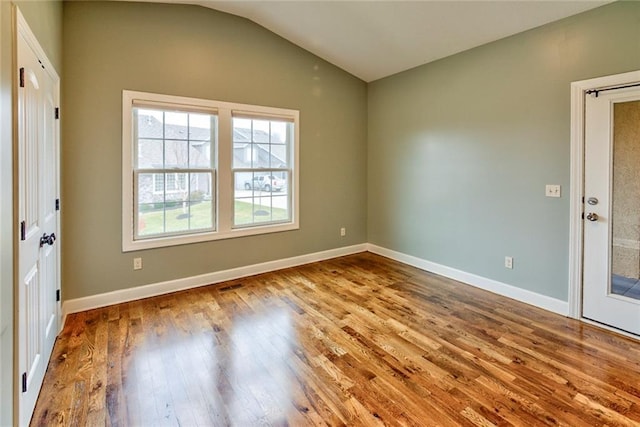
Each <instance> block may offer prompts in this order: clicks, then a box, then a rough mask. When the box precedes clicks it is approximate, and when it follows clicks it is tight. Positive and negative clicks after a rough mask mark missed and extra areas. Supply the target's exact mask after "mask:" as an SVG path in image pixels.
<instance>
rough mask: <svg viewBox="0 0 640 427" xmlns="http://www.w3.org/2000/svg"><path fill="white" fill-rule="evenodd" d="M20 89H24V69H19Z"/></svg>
mask: <svg viewBox="0 0 640 427" xmlns="http://www.w3.org/2000/svg"><path fill="white" fill-rule="evenodd" d="M14 70H15V68H14ZM20 87H24V67H22V68H20Z"/></svg>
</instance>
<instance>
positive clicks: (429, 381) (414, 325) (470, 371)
mask: <svg viewBox="0 0 640 427" xmlns="http://www.w3.org/2000/svg"><path fill="white" fill-rule="evenodd" d="M32 424H33V425H79V426H84V425H88V426H98V425H99V426H102V425H117V426H126V425H131V426H161V425H171V426H177V425H180V426H197V425H200V426H209V425H238V426H251V425H277V426H281V425H292V426H305V425H331V426H335V425H415V426H430V425H441V426H455V425H469V426H471V425H477V426H490V425H516V426H522V425H528V426H538V425H568V426H598V425H609V426H614V425H626V426H629V425H640V342H638V341H634V340H631V339H627V338H624V337H622V336H618V335H615V334H612V333H609V332H606V331H603V330H600V329H598V328H595V327H592V326H590V325H586V324H583V323H581V322H578V321H575V320H571V319H567V318H564V317H561V316H558V315H554V314H552V313H549V312H546V311H544V310H540V309H537V308H534V307H532V306H529V305H526V304H522V303H518V302H515V301H513V300H510V299H507V298H503V297H499V296H496V295H494V294H491V293H488V292H484V291H481V290H478V289H475V288H472V287H469V286H466V285H462V284H460V283H458V282H455V281H452V280H448V279H444V278H442V277H439V276H436V275H432V274H429V273H425V272H424V271H421V270H418V269H415V268H412V267H409V266H406V265H403V264H400V263H397V262H394V261H391V260H388V259H386V258H383V257H380V256H376V255H373V254H370V253H362V254H357V255H352V256H348V257H343V258H338V259H334V260H330V261H324V262H320V263H315V264H310V265H305V266H302V267H297V268H292V269H287V270H282V271H279V272H275V273H269V274H263V275H259V276H254V277H250V278H246V279H242V280H235V281H232V282H227V283H224V284H218V285H213V286H207V287H203V288H198V289H194V290H189V291H184V292H178V293H174V294H170V295H166V296H161V297H155V298H150V299H145V300H140V301H135V302H131V303H126V304H121V305H116V306H111V307H106V308H102V309H97V310H91V311H87V312H83V313H77V314H73V315H70V316H69V317H68V319H67V322H66V325H65V328H64V331H63V333H62V334H61V336H60V338H59V339H58V341H57V343H56V345H55V349H54V353H53V355H52V359H51V363H50V365H49V369H48V371H47V374H46V377H45V381H44V386H43V389H42V391H41V394H40V397H39V400H38V403H37V405H36V410H35V413H34V417H33V419H32Z"/></svg>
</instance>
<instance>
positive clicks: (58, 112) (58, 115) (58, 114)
mask: <svg viewBox="0 0 640 427" xmlns="http://www.w3.org/2000/svg"><path fill="white" fill-rule="evenodd" d="M55 114H56V120H57V119H59V118H60V107H56V113H55Z"/></svg>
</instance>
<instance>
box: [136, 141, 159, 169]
mask: <svg viewBox="0 0 640 427" xmlns="http://www.w3.org/2000/svg"><path fill="white" fill-rule="evenodd" d="M162 151H163V143H162V140H161V139H138V153H137V154H138V168H139V169H162V168H163V167H164V165H163V157H162Z"/></svg>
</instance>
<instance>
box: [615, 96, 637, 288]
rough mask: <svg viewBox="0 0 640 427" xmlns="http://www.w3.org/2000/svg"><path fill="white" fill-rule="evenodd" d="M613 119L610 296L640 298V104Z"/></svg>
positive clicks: (622, 107) (621, 109)
mask: <svg viewBox="0 0 640 427" xmlns="http://www.w3.org/2000/svg"><path fill="white" fill-rule="evenodd" d="M613 117H614V118H613V192H612V193H613V194H612V200H613V201H612V219H611V227H612V239H611V241H612V247H611V293H612V294H616V295H622V296H625V297H629V298H635V299H640V101H632V102H621V103H617V104H615V105H614V109H613Z"/></svg>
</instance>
